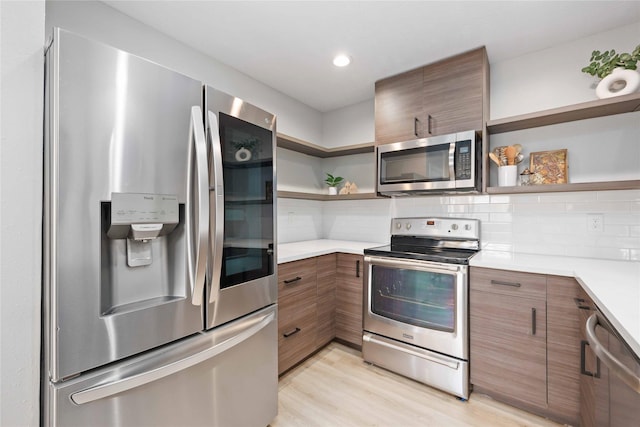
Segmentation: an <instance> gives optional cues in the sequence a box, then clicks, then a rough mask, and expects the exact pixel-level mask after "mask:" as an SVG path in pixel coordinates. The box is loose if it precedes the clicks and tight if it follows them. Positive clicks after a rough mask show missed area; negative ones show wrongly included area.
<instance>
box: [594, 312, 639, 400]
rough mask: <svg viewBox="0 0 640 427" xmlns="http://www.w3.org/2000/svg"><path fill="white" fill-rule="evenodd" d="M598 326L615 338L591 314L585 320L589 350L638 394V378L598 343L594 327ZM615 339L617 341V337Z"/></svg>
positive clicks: (602, 322)
mask: <svg viewBox="0 0 640 427" xmlns="http://www.w3.org/2000/svg"><path fill="white" fill-rule="evenodd" d="M598 325H600V326H602V327H603V328H604V329H606V330H607V331H609V332H610V333H611V334H612V336H614V337H615V334H614V333H613V332H614V331H613V330H612V328H611V327H610V326H609V325H608V324H607V322H606V321H603V319H601V317H600V315H599V314H598V313H597V312H596V313H593V314H592V315H591V316H589V318H588V319H587V324H586V335H587V341H589V345H590V346H591V350H593V352H594V353H595V354H596V356H598V358H599V359H600V360H602V363H604V364H605V365H606V366H607V367H608V368H609V369H610V370H611V371H612V372H613V373H614V374H615V375H616V376H617V377H618V378H620V379H621V380H622V381H623V382H624V383H625V384H627V385H628V386H629V387H631V389H632V390H634V391H635V392H636V393H638V394H640V378H638V376H636V374H635V373H634V372H633V371H632V370H631V369H629V368H628V367H626V366H625V365H624V364H623V363H622V362H620V361H619V360H618V359H616V357H615V356H614V355H613V354H611V353H610V352H609V350H607V349H606V348H605V347H604V346H603V345H602V343H600V341H598V337H597V336H596V326H598ZM615 338H616V339H619V338H617V337H615Z"/></svg>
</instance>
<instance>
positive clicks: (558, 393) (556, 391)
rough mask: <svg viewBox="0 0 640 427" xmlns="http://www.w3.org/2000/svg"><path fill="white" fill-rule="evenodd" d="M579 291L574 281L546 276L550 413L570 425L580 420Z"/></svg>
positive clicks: (569, 278) (567, 278) (572, 279)
mask: <svg viewBox="0 0 640 427" xmlns="http://www.w3.org/2000/svg"><path fill="white" fill-rule="evenodd" d="M580 289H581V288H580V285H579V284H578V282H577V281H576V280H575V279H574V278H571V277H559V276H547V363H548V368H547V369H548V376H549V379H548V384H547V387H548V393H549V397H548V398H549V411H551V412H553V413H554V414H555V415H556V417H557V418H558V419H560V420H563V421H564V422H566V423H568V424H572V425H577V424H578V423H579V420H580V311H581V310H580V305H579V304H577V303H579V302H580V300H579V298H580Z"/></svg>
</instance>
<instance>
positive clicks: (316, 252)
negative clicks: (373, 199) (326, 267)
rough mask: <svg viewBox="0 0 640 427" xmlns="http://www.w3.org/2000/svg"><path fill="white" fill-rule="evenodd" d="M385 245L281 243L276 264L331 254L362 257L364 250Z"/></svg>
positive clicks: (310, 241) (345, 242)
mask: <svg viewBox="0 0 640 427" xmlns="http://www.w3.org/2000/svg"><path fill="white" fill-rule="evenodd" d="M383 245H386V243H378V242H352V241H348V240H328V239H321V240H307V241H304V242H294V243H283V244H280V245H278V264H282V263H285V262H290V261H297V260H299V259H304V258H311V257H314V256H320V255H326V254H330V253H333V252H344V253H347V254H359V255H362V254H363V253H364V250H365V249H366V248H373V247H376V246H383Z"/></svg>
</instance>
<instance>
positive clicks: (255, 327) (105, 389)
mask: <svg viewBox="0 0 640 427" xmlns="http://www.w3.org/2000/svg"><path fill="white" fill-rule="evenodd" d="M275 318H276V313H275V311H271V312H269V313H267V314H265V315H263V316H262V317H258V318H256V319H251V320H250V321H249V325H247V326H246V327H245V328H244V329H243V330H242V331H241V332H239V333H237V334H235V335H234V336H233V337H231V338H229V339H226V340H224V341H222V342H220V343H218V344H215V345H214V346H212V347H209V348H207V349H205V350H202V351H200V352H198V353H195V354H193V355H191V356H189V357H185V358H184V359H181V360H178V361H176V362H173V363H169V364H168V365H164V366H161V367H159V368H155V369H151V370H149V371H145V372H142V373H138V374H134V375H130V376H127V377H124V378H121V379H118V380H116V381H112V382H108V383H106V384H100V385H97V386H95V387H91V388H88V389H85V390H82V391H79V392H77V393H73V394H72V395H71V400H73V402H74V403H76V404H78V405H82V404H85V403H90V402H94V401H96V400H100V399H105V398H107V397H110V396H113V395H115V394H118V393H122V392H125V391H127V390H131V389H133V388H136V387H140V386H143V385H145V384H149V383H151V382H153V381H157V380H159V379H162V378H165V377H167V376H169V375H171V374H174V373H176V372H180V371H183V370H185V369H189V368H190V367H192V366H195V365H197V364H198V363H202V362H204V361H206V360H208V359H211V358H213V357H216V356H217V355H219V354H221V353H223V352H225V351H227V350H229V349H230V348H233V347H235V346H236V345H238V344H240V343H242V342H243V341H246V340H247V339H249V338H251V337H252V336H253V335H255V334H256V333H258V332H260V331H261V330H262V329H263V328H265V327H266V326H267V325H269V323H271V322H273V321H275Z"/></svg>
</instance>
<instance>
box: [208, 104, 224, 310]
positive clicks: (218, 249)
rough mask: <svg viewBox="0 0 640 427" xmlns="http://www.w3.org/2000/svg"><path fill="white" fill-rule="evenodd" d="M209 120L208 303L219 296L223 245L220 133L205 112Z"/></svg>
mask: <svg viewBox="0 0 640 427" xmlns="http://www.w3.org/2000/svg"><path fill="white" fill-rule="evenodd" d="M207 115H208V119H209V138H210V141H211V168H212V171H213V174H212V175H213V182H212V183H211V187H210V188H209V190H210V192H211V197H210V203H211V204H212V206H211V211H212V213H213V215H212V217H211V236H210V237H209V244H210V257H211V258H210V262H211V276H210V277H211V289H210V294H209V303H210V304H212V303H214V302H216V301H217V300H218V296H219V294H220V276H221V274H222V255H223V243H224V174H223V169H222V149H221V143H220V131H219V127H218V118H217V116H216V115H215V113H213V112H212V111H208V112H207Z"/></svg>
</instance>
